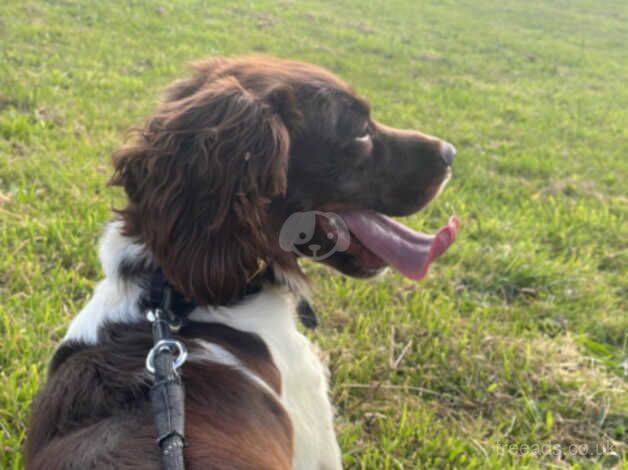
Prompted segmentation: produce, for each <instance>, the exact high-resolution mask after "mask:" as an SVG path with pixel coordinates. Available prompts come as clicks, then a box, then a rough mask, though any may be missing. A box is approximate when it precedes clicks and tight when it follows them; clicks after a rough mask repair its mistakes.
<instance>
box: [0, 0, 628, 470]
mask: <svg viewBox="0 0 628 470" xmlns="http://www.w3.org/2000/svg"><path fill="white" fill-rule="evenodd" d="M532 3H537V5H536V6H532ZM627 40H628V3H627V2H626V1H625V0H574V1H566V0H548V1H545V2H525V1H523V0H519V1H514V0H505V1H502V2H490V1H488V0H476V1H474V2H470V1H458V2H457V1H453V0H441V1H429V2H414V1H411V0H405V1H398V0H388V1H374V2H359V1H357V0H344V1H323V2H320V1H316V2H315V1H296V0H283V1H269V0H260V1H255V2H253V1H248V2H244V1H243V2H238V1H229V2H226V1H225V2H203V3H201V2H184V1H178V0H177V1H159V2H154V1H148V0H138V1H133V2H125V1H116V2H114V1H95V0H90V1H80V2H78V1H77V2H73V1H61V0H59V1H49V2H44V1H39V2H32V1H27V0H23V1H18V0H9V1H8V2H3V3H2V5H1V6H0V467H1V468H3V469H4V468H6V469H14V468H15V469H18V468H22V467H23V460H22V457H21V453H20V446H21V444H22V441H23V439H24V435H25V430H26V425H27V422H28V414H29V407H30V403H31V400H32V399H33V396H34V395H35V393H36V391H37V389H38V388H39V387H40V386H41V384H42V383H43V381H44V380H45V370H46V364H47V362H48V360H49V358H50V356H51V353H52V351H53V350H54V348H55V345H56V344H57V343H58V341H59V340H60V339H61V337H62V336H63V334H64V330H65V328H66V326H67V324H68V322H69V321H70V319H71V318H72V316H73V315H74V314H75V313H76V312H77V311H78V310H79V309H80V308H81V306H82V305H83V304H84V303H85V301H86V299H87V297H88V296H89V295H90V292H91V290H92V288H93V286H94V284H95V282H96V281H97V280H98V278H99V277H100V276H101V272H100V267H99V265H98V262H97V256H96V240H97V238H98V236H99V232H100V230H101V227H102V226H103V223H104V222H105V221H106V220H107V219H108V218H109V217H110V209H111V207H112V206H114V205H116V204H117V203H118V202H119V201H120V200H121V199H120V198H121V195H120V194H119V193H115V192H114V191H113V190H110V189H107V188H106V187H105V182H106V180H107V178H108V176H109V174H110V164H109V156H110V154H111V152H112V151H113V150H114V149H116V148H117V147H118V146H119V145H120V144H121V143H122V141H123V140H124V136H125V131H126V130H127V129H128V128H129V127H131V126H133V125H135V124H138V123H139V122H140V121H141V119H142V118H143V116H145V115H146V114H147V113H148V112H150V110H151V109H152V108H153V107H154V105H155V103H156V99H157V96H158V93H159V91H160V90H161V89H162V88H163V87H164V86H165V85H166V84H168V83H169V82H170V81H171V80H172V79H174V78H176V77H179V76H181V75H182V74H184V73H185V71H186V68H185V64H186V63H188V62H189V61H191V60H194V59H197V58H200V57H203V56H208V55H237V54H242V53H251V52H254V53H262V54H270V55H276V56H280V57H290V58H297V59H300V60H304V61H309V62H315V63H318V64H321V65H323V66H326V67H328V68H330V69H331V70H333V71H335V72H337V73H338V74H340V75H341V76H342V77H343V78H345V79H346V80H347V81H348V82H350V83H352V84H353V85H355V87H356V89H357V90H358V91H359V92H360V93H361V94H363V95H364V96H366V97H367V98H368V99H370V101H371V103H372V106H373V109H374V115H375V117H376V118H377V119H378V120H380V121H383V122H385V123H388V124H390V125H394V126H397V127H412V128H417V129H421V130H423V131H425V132H428V133H431V134H435V135H438V136H440V137H443V138H445V139H447V140H449V141H451V142H453V143H454V144H455V145H456V146H457V148H458V157H457V160H456V163H455V165H454V178H453V180H452V181H451V183H450V185H449V187H448V188H447V189H446V191H445V192H444V194H443V195H442V196H441V197H440V198H439V199H438V200H436V201H435V202H434V203H433V204H432V205H431V206H429V207H428V208H427V209H426V210H425V211H423V212H421V213H420V214H418V215H416V216H414V217H412V218H410V219H408V222H409V223H410V224H412V225H413V226H414V227H416V228H421V229H423V230H425V231H434V230H435V229H437V228H438V227H439V226H441V224H443V223H444V222H445V221H446V220H447V217H448V216H449V215H450V214H453V213H455V214H457V215H458V216H459V217H460V219H461V221H462V224H463V225H462V230H461V233H460V234H459V239H458V241H457V242H456V244H455V245H454V246H453V247H452V249H451V250H450V251H449V252H448V253H447V255H446V256H444V257H443V258H442V259H441V260H440V261H439V262H438V263H437V264H436V265H435V266H434V267H433V269H432V271H431V274H430V276H429V278H428V279H427V280H426V281H424V282H422V283H419V284H415V283H411V282H409V281H406V280H403V279H402V278H401V277H400V276H398V275H396V274H389V275H387V276H385V277H383V278H380V279H378V280H375V281H373V282H360V281H356V280H350V279H347V278H343V277H341V276H339V275H338V274H335V273H333V272H331V271H328V270H326V269H324V268H322V267H320V266H318V265H313V264H305V268H306V270H307V271H308V272H309V273H310V274H311V276H312V279H313V287H314V290H315V297H316V306H317V311H318V314H319V317H320V318H321V320H322V326H321V327H320V329H319V330H318V331H317V332H316V333H315V334H314V335H313V336H314V338H315V340H316V341H317V342H318V343H319V344H320V345H321V346H322V347H323V349H324V350H325V351H327V352H328V354H329V359H330V366H331V370H332V375H333V379H332V380H333V398H334V400H335V403H336V404H337V409H338V417H337V421H336V423H337V430H338V433H339V439H340V442H341V446H342V448H343V451H344V462H345V465H346V466H347V467H348V468H365V469H398V468H399V469H400V468H405V469H411V468H437V469H440V468H480V469H485V468H486V469H503V468H548V467H549V468H582V469H584V468H628V375H627V374H628V333H627V332H628V316H627V313H626V312H627V311H628V285H627V278H628V276H627V269H626V268H627V266H628V247H627V240H628V227H627V221H626V215H627V214H628V209H627V208H628V199H627V189H628V188H627V186H626V181H627V179H628V131H627V129H628V114H627V113H628V111H627V110H628V86H627V77H628V45H627V44H628V43H627Z"/></svg>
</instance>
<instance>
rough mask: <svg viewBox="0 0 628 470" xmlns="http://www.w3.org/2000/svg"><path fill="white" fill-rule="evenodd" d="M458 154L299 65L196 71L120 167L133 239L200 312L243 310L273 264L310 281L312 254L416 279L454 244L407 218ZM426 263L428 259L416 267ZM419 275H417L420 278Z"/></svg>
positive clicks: (240, 63)
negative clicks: (231, 305) (227, 306)
mask: <svg viewBox="0 0 628 470" xmlns="http://www.w3.org/2000/svg"><path fill="white" fill-rule="evenodd" d="M454 154H455V150H454V148H453V146H451V145H450V144H448V143H446V142H444V141H441V140H439V139H437V138H434V137H431V136H427V135H424V134H421V133H419V132H416V131H408V130H399V129H393V128H391V127H387V126H385V125H383V124H380V123H378V122H376V121H375V120H374V119H373V118H372V117H371V115H370V109H369V105H368V104H367V102H366V101H365V100H364V99H363V98H361V97H359V96H357V95H356V93H355V92H354V91H353V90H352V89H351V88H350V87H349V86H347V85H346V84H345V83H344V82H342V81H341V80H340V79H338V78H337V77H335V76H334V75H332V74H331V73H329V72H327V71H326V70H324V69H321V68H319V67H316V66H313V65H308V64H303V63H299V62H292V61H283V60H274V59H262V58H245V59H234V60H222V59H219V60H212V61H206V62H202V63H200V64H197V65H196V66H195V74H194V75H193V77H192V78H190V79H187V80H183V81H179V82H176V83H174V84H173V85H172V86H171V87H170V89H169V90H168V92H167V94H166V98H165V100H164V102H163V103H162V104H161V106H160V107H159V108H158V110H157V112H156V113H155V114H154V115H153V116H152V117H151V118H150V119H149V120H148V121H147V122H146V124H145V126H144V128H143V129H142V130H141V131H140V132H138V133H137V137H136V140H135V141H134V142H133V143H132V144H130V145H129V146H127V147H126V148H123V149H122V150H120V151H119V152H118V153H117V154H116V156H115V158H114V164H115V173H114V176H113V178H112V180H111V183H112V184H114V185H120V186H123V187H124V189H125V191H126V193H127V195H128V204H127V206H126V207H125V208H124V209H123V210H122V211H120V213H121V216H122V218H123V221H124V227H125V232H126V234H127V235H129V236H134V237H137V238H139V239H140V240H141V241H142V242H143V243H144V244H145V245H146V246H147V248H148V249H149V250H150V252H151V254H152V255H153V257H154V259H155V260H156V262H157V263H158V264H159V265H160V266H161V268H162V269H163V271H164V274H165V275H166V277H167V278H168V279H169V280H170V282H171V283H172V284H173V285H174V286H175V287H176V288H177V289H178V290H180V291H181V292H182V293H183V294H185V295H186V296H188V297H189V298H191V299H193V300H195V301H196V302H199V303H204V304H222V303H228V302H230V301H232V300H235V299H237V298H238V297H239V296H240V294H241V292H242V291H243V289H244V286H245V285H246V283H247V282H248V281H249V280H250V279H251V278H252V277H253V276H254V275H255V274H256V273H257V272H258V271H259V270H260V269H262V268H263V267H264V266H266V265H271V266H273V267H275V268H277V269H279V270H282V271H283V272H284V273H291V274H293V275H296V276H302V274H301V271H300V269H299V266H298V264H297V261H296V258H297V257H298V256H307V257H310V258H313V259H315V260H318V261H321V262H323V263H326V264H328V265H330V266H332V267H334V268H336V269H338V270H339V271H341V272H343V273H345V274H348V275H353V276H357V277H367V276H370V275H374V274H376V273H377V272H379V271H381V270H382V269H383V268H384V267H386V266H388V265H392V266H394V267H395V268H397V269H398V270H400V271H401V272H402V273H404V274H405V275H407V276H409V277H413V278H419V277H422V275H424V271H425V269H426V267H427V265H428V264H429V261H431V259H433V258H434V257H435V256H437V255H438V254H440V253H441V252H442V251H444V249H446V247H447V246H448V244H449V243H451V239H452V238H453V236H454V235H455V228H456V227H455V225H454V224H451V225H450V226H449V227H447V228H446V229H443V230H442V231H441V232H440V233H439V234H438V235H437V237H436V238H434V237H425V238H421V235H420V234H418V233H416V232H413V231H411V230H409V229H407V228H405V227H403V226H401V225H400V224H397V223H396V222H393V221H392V220H390V219H388V218H387V217H385V215H388V216H403V215H409V214H412V213H414V212H416V211H417V210H419V209H421V208H422V207H423V206H425V205H426V204H427V203H428V202H429V201H430V200H431V199H432V198H434V197H435V196H436V195H437V194H438V192H439V191H440V189H441V188H442V186H443V185H444V184H445V182H446V181H447V180H448V178H449V176H450V166H451V163H452V160H453V157H454ZM413 256H414V257H420V258H421V261H420V263H419V261H418V260H414V261H412V260H410V259H405V258H412V257H413ZM419 264H420V266H419Z"/></svg>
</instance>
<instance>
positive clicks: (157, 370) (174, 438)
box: [144, 271, 193, 470]
mask: <svg viewBox="0 0 628 470" xmlns="http://www.w3.org/2000/svg"><path fill="white" fill-rule="evenodd" d="M176 297H177V293H176V292H175V291H174V290H173V289H172V287H171V286H170V285H169V284H168V282H167V281H166V280H165V278H164V277H163V274H161V272H160V271H159V272H157V273H155V274H154V275H153V276H152V278H151V280H150V286H149V291H148V297H147V298H146V299H145V302H144V304H145V311H146V318H147V319H148V321H150V322H151V323H152V330H153V347H152V348H151V350H150V351H149V352H148V355H147V356H146V369H147V370H148V372H150V373H151V374H152V375H153V377H154V383H153V386H152V387H151V389H150V401H151V407H152V410H153V418H154V421H155V428H156V431H157V444H158V445H159V448H160V449H161V462H162V467H163V469H164V470H185V464H184V462H183V448H184V447H185V389H184V387H183V381H182V380H181V376H180V375H179V373H178V370H179V369H180V368H181V366H182V365H183V364H184V363H185V361H186V359H187V355H188V353H187V349H186V347H185V345H184V344H183V343H182V342H181V341H179V340H178V339H175V338H173V337H172V333H171V332H172V331H178V329H179V328H180V327H181V326H182V325H183V323H184V321H185V316H184V315H181V314H177V312H176V310H177V309H176V308H175V307H176V305H177V301H179V304H181V301H182V299H177V298H176ZM192 308H193V306H190V307H189V308H186V310H188V313H189V311H191V309H192Z"/></svg>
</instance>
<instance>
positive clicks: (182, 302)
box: [140, 268, 318, 330]
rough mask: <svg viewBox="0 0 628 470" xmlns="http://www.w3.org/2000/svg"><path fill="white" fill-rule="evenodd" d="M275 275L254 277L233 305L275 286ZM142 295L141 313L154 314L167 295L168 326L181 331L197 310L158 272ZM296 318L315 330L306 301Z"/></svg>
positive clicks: (269, 272)
mask: <svg viewBox="0 0 628 470" xmlns="http://www.w3.org/2000/svg"><path fill="white" fill-rule="evenodd" d="M277 283H278V281H277V279H276V276H275V273H274V272H273V270H272V269H271V268H266V269H264V270H263V271H261V272H259V273H258V274H256V275H255V276H254V277H253V279H251V281H250V282H249V283H247V285H246V286H245V287H244V289H242V292H241V294H240V296H239V298H238V299H237V300H236V301H235V302H234V304H236V303H238V302H240V301H241V300H243V299H244V298H245V297H247V296H250V295H254V294H257V293H259V292H261V290H262V289H263V288H264V285H265V284H271V285H272V284H277ZM144 284H145V287H144V292H143V294H142V295H141V296H140V309H141V311H143V312H144V311H148V310H154V309H156V308H159V307H160V306H161V305H163V302H164V293H165V292H169V295H170V296H171V298H170V299H169V305H170V308H169V309H168V318H167V321H168V323H169V324H170V325H171V326H172V327H173V328H180V327H181V326H183V325H184V324H185V323H186V322H187V318H188V316H189V315H190V313H192V310H194V309H195V308H196V304H195V303H194V302H192V301H190V300H187V299H186V298H185V297H184V296H183V294H181V293H180V292H178V291H177V290H175V289H174V288H173V287H172V286H171V285H170V283H169V282H168V281H167V280H166V278H165V276H164V274H163V272H162V271H161V269H157V270H155V271H153V272H152V273H151V274H150V275H149V276H148V277H147V279H146V281H145V283H144ZM297 315H298V317H299V320H300V321H301V323H302V324H303V326H305V327H306V328H308V329H310V330H313V329H315V328H316V327H317V326H318V318H317V317H316V313H315V312H314V309H313V308H312V306H311V304H310V302H309V301H308V300H307V299H306V298H305V297H301V298H299V302H298V304H297Z"/></svg>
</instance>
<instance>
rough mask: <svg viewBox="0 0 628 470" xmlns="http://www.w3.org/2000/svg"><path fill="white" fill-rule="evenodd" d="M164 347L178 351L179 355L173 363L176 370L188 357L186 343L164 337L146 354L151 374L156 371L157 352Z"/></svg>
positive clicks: (147, 367) (147, 365) (147, 366)
mask: <svg viewBox="0 0 628 470" xmlns="http://www.w3.org/2000/svg"><path fill="white" fill-rule="evenodd" d="M164 349H167V350H170V351H171V352H174V351H175V350H176V351H177V357H176V359H175V360H174V363H173V365H172V367H173V369H174V370H177V369H179V368H180V367H181V366H182V365H183V364H185V361H186V360H187V358H188V350H187V348H186V347H185V345H184V344H183V343H182V342H181V341H179V340H176V339H162V340H159V341H158V342H157V343H156V344H155V345H154V346H153V347H152V348H151V350H150V351H149V352H148V355H147V356H146V369H147V370H148V372H150V373H151V374H154V373H155V354H157V353H159V352H162V351H163V350H164Z"/></svg>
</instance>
